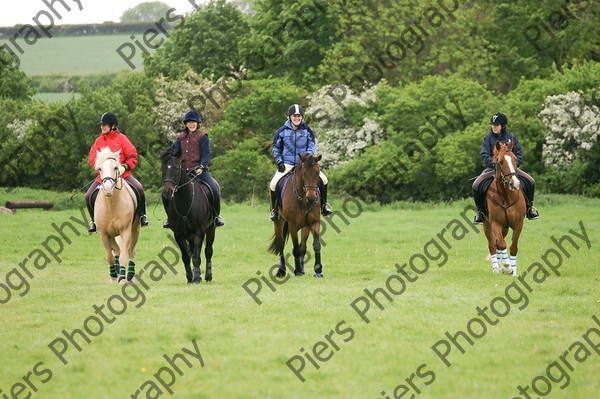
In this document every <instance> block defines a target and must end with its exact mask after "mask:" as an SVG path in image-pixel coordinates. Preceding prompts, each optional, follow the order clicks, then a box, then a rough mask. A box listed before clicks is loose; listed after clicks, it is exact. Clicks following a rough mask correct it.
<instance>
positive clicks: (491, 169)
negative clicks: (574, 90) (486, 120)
mask: <svg viewBox="0 0 600 399" xmlns="http://www.w3.org/2000/svg"><path fill="white" fill-rule="evenodd" d="M507 123H508V118H507V117H506V115H504V114H503V113H501V112H497V113H495V114H494V115H492V120H491V121H490V125H492V128H491V130H490V131H489V133H488V134H486V135H485V137H484V138H483V141H482V143H481V160H482V161H483V163H484V164H485V166H486V168H485V169H484V170H483V172H481V174H480V175H479V177H477V179H476V180H475V181H474V182H473V197H474V199H475V205H476V206H477V214H476V215H475V220H474V222H475V224H483V222H484V220H485V211H484V210H485V209H486V195H485V194H486V193H485V192H484V191H483V190H482V188H483V187H488V185H487V184H484V183H487V182H489V181H491V180H492V179H493V178H494V176H495V173H496V169H495V167H496V164H495V163H494V146H495V145H496V142H498V141H499V142H500V143H502V144H507V143H508V142H510V141H512V142H513V149H512V152H513V153H514V154H515V156H516V157H517V168H518V167H520V166H521V164H522V163H523V152H522V150H521V144H520V143H519V140H518V139H517V138H516V137H515V135H514V134H512V133H511V132H509V131H508V130H506V124H507ZM517 177H519V179H520V180H521V182H522V183H523V194H524V195H525V202H526V203H527V218H528V219H530V220H533V219H537V218H539V217H540V215H539V213H538V211H537V209H535V207H534V206H533V196H534V192H535V180H533V177H531V176H529V175H528V174H527V173H525V172H523V171H522V170H521V169H517Z"/></svg>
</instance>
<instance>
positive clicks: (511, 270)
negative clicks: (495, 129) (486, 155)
mask: <svg viewBox="0 0 600 399" xmlns="http://www.w3.org/2000/svg"><path fill="white" fill-rule="evenodd" d="M512 148H513V142H512V141H511V142H509V143H508V144H501V143H500V142H496V147H495V148H494V162H495V163H496V176H495V179H494V180H495V184H492V185H490V188H489V189H488V192H487V205H488V210H489V214H488V218H487V219H486V220H485V222H484V224H483V231H484V232H485V236H486V238H487V240H488V249H489V251H490V255H491V257H492V269H493V271H494V273H499V272H500V267H499V265H498V264H499V263H502V264H503V265H502V271H503V272H504V273H505V274H510V275H513V276H516V275H517V252H518V251H519V248H518V242H519V236H520V235H521V230H522V229H523V220H524V218H525V210H526V205H525V197H524V195H523V193H522V192H521V184H520V181H519V179H518V177H517V162H516V159H517V157H516V156H515V154H513V152H512ZM509 227H510V228H511V229H512V230H513V235H512V244H511V246H510V258H509V256H508V254H507V251H506V241H505V240H504V237H506V234H508V228H509Z"/></svg>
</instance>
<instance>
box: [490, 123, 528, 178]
mask: <svg viewBox="0 0 600 399" xmlns="http://www.w3.org/2000/svg"><path fill="white" fill-rule="evenodd" d="M511 140H512V142H513V149H512V152H513V154H515V156H516V157H517V168H518V167H519V166H521V164H522V163H523V152H522V150H521V144H520V143H519V140H517V138H516V137H515V135H514V134H512V133H511V132H509V131H508V130H506V129H502V131H501V132H500V134H499V135H495V134H494V132H493V131H492V130H491V129H490V132H489V133H488V134H486V135H485V137H484V138H483V141H482V142H481V160H482V161H483V163H484V164H485V166H487V167H488V168H492V169H493V168H494V167H495V166H496V165H495V164H494V147H495V146H496V142H497V141H499V142H501V143H502V144H507V143H508V142H509V141H511Z"/></svg>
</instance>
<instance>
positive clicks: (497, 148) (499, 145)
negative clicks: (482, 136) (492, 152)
mask: <svg viewBox="0 0 600 399" xmlns="http://www.w3.org/2000/svg"><path fill="white" fill-rule="evenodd" d="M501 147H502V144H500V142H499V141H496V151H500V148H501Z"/></svg>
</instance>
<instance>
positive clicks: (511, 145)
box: [508, 140, 514, 150]
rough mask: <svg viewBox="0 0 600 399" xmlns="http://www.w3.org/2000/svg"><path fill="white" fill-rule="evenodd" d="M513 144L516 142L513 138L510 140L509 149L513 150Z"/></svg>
mask: <svg viewBox="0 0 600 399" xmlns="http://www.w3.org/2000/svg"><path fill="white" fill-rule="evenodd" d="M513 144H514V142H513V141H512V140H510V141H509V142H508V149H509V150H512V149H513Z"/></svg>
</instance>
